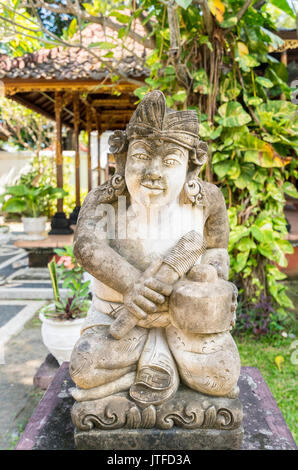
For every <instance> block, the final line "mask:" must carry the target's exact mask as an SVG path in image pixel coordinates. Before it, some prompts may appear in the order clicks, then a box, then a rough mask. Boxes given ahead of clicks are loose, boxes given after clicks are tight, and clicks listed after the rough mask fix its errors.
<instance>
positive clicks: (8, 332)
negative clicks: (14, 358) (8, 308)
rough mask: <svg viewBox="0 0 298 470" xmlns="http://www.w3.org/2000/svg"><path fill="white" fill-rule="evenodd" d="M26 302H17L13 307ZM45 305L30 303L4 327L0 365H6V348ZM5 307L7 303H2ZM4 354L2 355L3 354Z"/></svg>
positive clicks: (0, 330)
mask: <svg viewBox="0 0 298 470" xmlns="http://www.w3.org/2000/svg"><path fill="white" fill-rule="evenodd" d="M23 303H24V302H21V301H18V302H17V301H15V302H13V305H22V304H23ZM44 304H45V302H44V301H42V302H38V301H35V302H28V303H27V305H26V306H25V307H24V308H23V309H22V310H21V311H20V312H19V313H18V314H17V315H15V316H14V317H13V318H11V320H9V321H8V322H7V323H6V324H5V325H4V326H2V327H1V328H0V364H4V363H5V362H4V357H2V356H4V346H5V344H6V343H7V342H8V341H9V340H10V339H11V338H12V337H13V336H15V335H17V334H18V333H19V332H20V331H22V329H23V328H24V326H25V324H26V323H27V322H28V321H29V320H31V318H32V317H33V316H34V314H35V313H36V312H37V310H39V309H40V308H41V307H42V306H43V305H44ZM1 305H5V302H1ZM1 352H2V353H1Z"/></svg>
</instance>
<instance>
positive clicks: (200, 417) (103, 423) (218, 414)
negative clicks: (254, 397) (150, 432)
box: [72, 395, 242, 431]
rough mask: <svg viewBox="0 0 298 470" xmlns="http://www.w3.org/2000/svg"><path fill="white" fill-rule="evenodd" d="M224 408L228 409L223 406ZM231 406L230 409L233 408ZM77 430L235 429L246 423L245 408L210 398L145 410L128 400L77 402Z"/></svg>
mask: <svg viewBox="0 0 298 470" xmlns="http://www.w3.org/2000/svg"><path fill="white" fill-rule="evenodd" d="M221 404H224V405H225V406H220V405H221ZM229 405H230V406H229ZM72 420H73V423H74V425H75V426H76V428H77V429H80V430H82V431H87V430H90V429H93V428H99V429H105V430H107V429H119V428H127V429H142V428H143V429H144V428H147V429H152V428H156V429H171V428H173V427H175V426H176V427H179V428H184V429H198V428H204V429H226V430H228V429H235V428H237V427H239V426H240V425H241V422H242V407H241V404H240V401H239V400H238V399H224V398H220V399H219V398H214V397H207V396H205V399H204V400H202V395H198V399H195V398H194V399H191V400H190V401H186V400H185V399H183V398H182V399H181V396H180V399H179V396H178V397H177V398H174V399H172V400H170V401H168V402H166V403H164V404H161V405H159V406H157V407H154V406H153V405H150V406H148V407H146V408H144V409H142V408H140V407H138V405H137V404H136V403H134V402H133V401H131V400H129V399H128V398H126V397H125V396H120V395H114V396H110V397H106V398H103V399H101V400H93V401H88V402H77V403H75V405H74V407H73V409H72Z"/></svg>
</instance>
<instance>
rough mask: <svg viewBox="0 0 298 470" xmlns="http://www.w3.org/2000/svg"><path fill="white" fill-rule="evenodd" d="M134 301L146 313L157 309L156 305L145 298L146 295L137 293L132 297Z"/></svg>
mask: <svg viewBox="0 0 298 470" xmlns="http://www.w3.org/2000/svg"><path fill="white" fill-rule="evenodd" d="M134 303H135V304H136V305H137V306H139V307H141V309H143V310H145V312H148V313H155V312H156V310H157V307H156V305H155V304H154V303H153V302H151V301H150V300H148V299H146V297H143V296H142V295H137V296H136V297H135V299H134Z"/></svg>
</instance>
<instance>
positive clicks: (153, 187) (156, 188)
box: [141, 181, 166, 191]
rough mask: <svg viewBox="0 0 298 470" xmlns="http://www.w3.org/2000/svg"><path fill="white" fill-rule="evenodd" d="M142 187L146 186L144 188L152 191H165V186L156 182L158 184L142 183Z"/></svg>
mask: <svg viewBox="0 0 298 470" xmlns="http://www.w3.org/2000/svg"><path fill="white" fill-rule="evenodd" d="M141 186H144V188H147V189H151V190H153V191H165V189H166V188H165V186H164V185H163V184H162V183H160V182H158V181H156V182H149V181H143V182H142V183H141Z"/></svg>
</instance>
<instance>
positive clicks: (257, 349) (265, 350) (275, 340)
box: [234, 335, 298, 442]
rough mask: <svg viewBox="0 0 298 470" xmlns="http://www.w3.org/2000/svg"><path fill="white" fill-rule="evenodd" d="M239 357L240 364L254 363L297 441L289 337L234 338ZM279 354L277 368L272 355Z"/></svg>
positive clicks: (297, 432) (295, 383)
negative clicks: (282, 359)
mask: <svg viewBox="0 0 298 470" xmlns="http://www.w3.org/2000/svg"><path fill="white" fill-rule="evenodd" d="M234 339H235V341H236V343H237V346H238V349H239V353H240V357H241V365H242V366H252V367H257V368H258V369H259V370H260V372H261V374H262V375H263V377H264V379H265V381H266V383H267V385H268V387H269V388H270V390H271V393H272V395H273V396H274V398H275V400H276V402H277V404H278V406H279V408H280V410H281V412H282V414H283V416H284V418H285V420H286V423H287V425H288V426H289V428H290V430H291V432H292V434H293V437H294V439H295V440H296V442H297V441H298V429H297V405H296V395H297V392H296V390H297V381H296V371H297V365H295V364H294V363H293V362H294V361H293V359H292V360H291V354H292V353H293V349H290V346H291V344H292V343H293V341H294V340H293V339H291V338H289V337H288V338H283V337H282V336H277V335H275V336H273V337H261V338H255V337H253V336H243V337H240V338H239V337H236V338H234ZM277 356H283V358H284V362H282V363H281V364H280V368H281V370H280V371H279V369H278V367H277V365H276V363H275V358H276V357H277Z"/></svg>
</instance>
